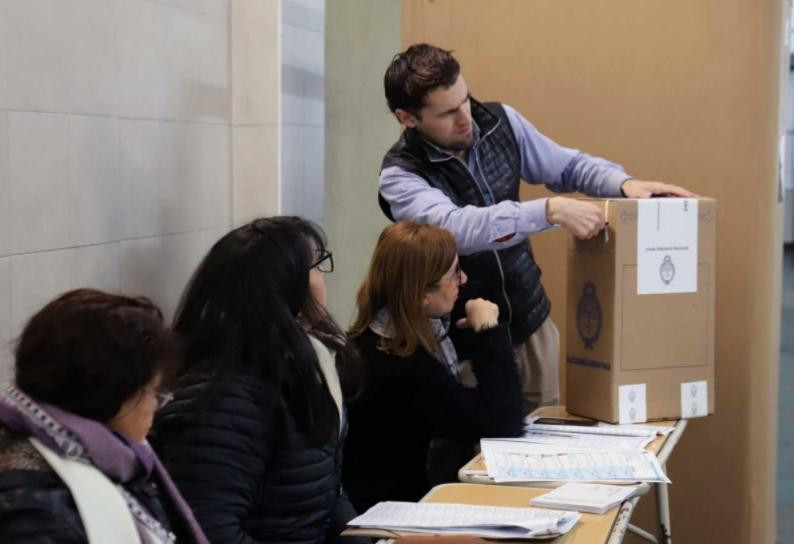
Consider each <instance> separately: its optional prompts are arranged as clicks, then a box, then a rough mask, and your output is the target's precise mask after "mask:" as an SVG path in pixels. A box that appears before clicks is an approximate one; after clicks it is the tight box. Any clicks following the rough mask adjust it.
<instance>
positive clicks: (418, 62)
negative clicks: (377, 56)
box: [383, 43, 460, 117]
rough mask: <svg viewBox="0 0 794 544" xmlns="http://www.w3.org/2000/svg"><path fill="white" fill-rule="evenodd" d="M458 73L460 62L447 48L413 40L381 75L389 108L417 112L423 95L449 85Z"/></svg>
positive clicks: (423, 100) (423, 97)
mask: <svg viewBox="0 0 794 544" xmlns="http://www.w3.org/2000/svg"><path fill="white" fill-rule="evenodd" d="M459 75H460V64H458V61H456V60H455V58H454V57H453V56H452V52H451V51H446V50H444V49H441V48H439V47H436V46H434V45H430V44H427V43H418V44H414V45H412V46H411V47H409V48H408V49H406V50H405V51H404V52H403V53H398V54H397V55H395V56H394V58H393V59H392V61H391V64H389V67H388V68H387V69H386V75H385V76H384V77H383V87H384V89H385V91H386V100H387V102H388V103H389V109H390V110H391V111H392V113H394V112H395V111H396V110H397V108H400V109H403V110H405V111H407V112H409V113H411V114H412V115H415V116H417V117H418V116H419V110H421V109H422V107H423V106H424V105H425V97H426V96H427V94H428V93H430V92H431V91H433V90H435V89H437V88H438V87H442V88H444V89H448V88H449V87H451V86H452V85H454V84H455V81H457V79H458V76H459Z"/></svg>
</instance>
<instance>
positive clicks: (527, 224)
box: [516, 190, 620, 234]
mask: <svg viewBox="0 0 794 544" xmlns="http://www.w3.org/2000/svg"><path fill="white" fill-rule="evenodd" d="M618 193H620V190H618ZM548 200H549V199H548V198H537V199H535V200H528V201H526V202H522V203H521V213H520V214H519V221H521V224H520V225H519V226H518V228H517V229H516V230H517V231H518V232H521V233H524V234H531V233H533V232H541V231H544V230H547V229H550V228H552V227H554V225H552V224H551V223H549V222H548V221H547V220H546V202H547V201H548Z"/></svg>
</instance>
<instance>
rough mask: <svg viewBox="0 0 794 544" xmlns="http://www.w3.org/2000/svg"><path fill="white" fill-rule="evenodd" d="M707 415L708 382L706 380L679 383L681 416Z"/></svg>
mask: <svg viewBox="0 0 794 544" xmlns="http://www.w3.org/2000/svg"><path fill="white" fill-rule="evenodd" d="M707 415H709V384H708V382H706V380H703V381H698V382H682V383H681V417H682V418H689V417H703V416H707Z"/></svg>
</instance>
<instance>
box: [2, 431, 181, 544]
mask: <svg viewBox="0 0 794 544" xmlns="http://www.w3.org/2000/svg"><path fill="white" fill-rule="evenodd" d="M125 489H126V490H127V491H129V492H130V493H132V494H133V495H134V496H135V498H136V499H138V501H139V502H140V503H141V504H142V505H143V506H144V507H145V508H146V510H147V511H148V512H149V513H150V514H152V515H153V516H154V517H155V518H157V520H158V521H160V523H161V524H162V525H163V527H165V528H166V529H170V530H173V531H175V532H176V534H177V542H183V540H180V536H181V535H180V533H181V531H180V530H179V529H180V528H179V527H173V526H170V525H169V517H170V518H171V519H178V517H177V516H176V515H175V514H174V513H173V511H171V510H168V511H167V508H168V507H169V504H168V503H167V502H166V501H161V500H160V495H159V492H158V490H157V487H156V486H154V485H153V484H152V483H150V482H146V481H140V482H137V483H134V484H128V485H126V486H125ZM0 542H2V543H3V544H17V543H19V544H22V543H24V544H86V543H87V542H88V539H87V537H86V534H85V529H84V528H83V523H82V521H81V519H80V513H79V512H78V511H77V506H76V505H75V502H74V499H72V495H71V493H70V492H69V489H68V488H67V487H66V484H64V483H63V481H62V480H61V479H60V478H59V477H58V475H57V474H55V472H54V471H53V470H52V469H51V468H50V465H49V464H48V463H47V461H45V460H44V458H43V457H42V456H41V454H40V453H39V452H38V451H36V449H35V448H34V447H33V445H32V444H31V443H30V442H29V441H28V439H27V437H26V436H24V435H21V434H18V433H13V432H11V431H9V430H8V429H7V428H6V427H4V426H0ZM184 542H188V540H184Z"/></svg>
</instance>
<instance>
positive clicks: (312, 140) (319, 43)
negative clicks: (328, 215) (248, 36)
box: [281, 0, 325, 223]
mask: <svg viewBox="0 0 794 544" xmlns="http://www.w3.org/2000/svg"><path fill="white" fill-rule="evenodd" d="M281 10H282V11H281V23H282V40H281V46H282V62H281V75H282V79H281V91H282V94H281V98H282V104H281V160H282V165H283V166H282V176H281V179H282V186H281V206H282V208H281V209H282V212H283V213H285V214H293V215H302V216H304V217H308V218H310V219H312V220H314V221H317V222H320V223H322V222H323V200H324V198H323V197H324V177H325V176H324V147H325V145H324V131H325V128H324V127H325V107H324V101H325V96H324V93H325V61H324V55H325V0H282V2H281Z"/></svg>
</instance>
